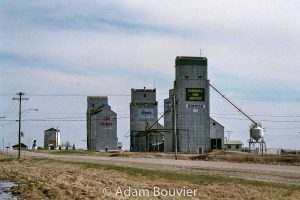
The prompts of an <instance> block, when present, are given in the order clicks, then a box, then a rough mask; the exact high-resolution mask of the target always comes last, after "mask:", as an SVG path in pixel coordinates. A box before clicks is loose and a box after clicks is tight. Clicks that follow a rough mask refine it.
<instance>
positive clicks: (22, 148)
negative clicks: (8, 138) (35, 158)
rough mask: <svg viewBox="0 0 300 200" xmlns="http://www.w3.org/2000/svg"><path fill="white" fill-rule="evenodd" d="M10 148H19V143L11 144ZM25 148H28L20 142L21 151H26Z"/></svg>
mask: <svg viewBox="0 0 300 200" xmlns="http://www.w3.org/2000/svg"><path fill="white" fill-rule="evenodd" d="M12 148H13V150H19V144H16V145H13V146H12ZM26 150H28V147H27V146H26V145H25V144H23V143H21V151H26Z"/></svg>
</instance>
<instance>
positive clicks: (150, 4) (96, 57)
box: [0, 0, 300, 134]
mask: <svg viewBox="0 0 300 200" xmlns="http://www.w3.org/2000/svg"><path fill="white" fill-rule="evenodd" d="M299 4H300V3H299V2H298V1H276V0H272V1H271V0H267V1H253V0H252V1H246V0H243V1H233V0H229V1H226V2H225V1H196V0H192V1H189V2H188V3H187V2H186V1H180V0H178V1H143V0H141V1H133V0H132V1H130V0H128V1H94V0H81V1H76V3H75V2H74V1H58V0H56V1H26V3H20V2H15V1H6V2H4V1H2V2H1V8H0V28H1V30H4V31H0V83H1V87H0V92H1V93H5V94H11V93H15V92H16V91H20V90H24V91H25V92H28V93H52V94H55V93H58V94H61V93H73V94H74V93H81V94H111V93H126V94H128V93H129V92H130V89H131V88H133V87H135V88H139V87H140V88H142V87H144V86H146V87H152V86H153V82H154V79H155V80H156V86H157V87H158V89H159V90H160V91H161V93H167V92H168V89H169V88H171V87H172V81H173V80H174V79H175V76H174V74H175V72H174V67H173V66H174V60H175V58H176V56H178V55H186V56H199V50H200V48H201V49H203V52H204V56H206V57H207V58H208V65H209V66H208V69H209V79H210V80H211V82H212V83H213V84H215V86H217V87H218V88H221V89H222V91H224V92H225V93H226V94H229V95H230V96H238V95H243V96H246V97H251V98H254V97H262V98H267V97H269V98H271V99H272V98H274V97H276V96H278V94H280V95H281V97H291V96H292V97H297V95H299V93H300V91H299V88H298V85H299V83H300V80H299V78H298V74H299V73H300V68H299V64H300V62H299V59H298V52H299V51H300V38H299V37H298V36H299V35H300V24H299V23H300V13H299V11H298V7H299V6H300V5H299ZM159 98H160V100H161V99H162V97H159ZM41 101H42V100H40V102H38V104H39V105H42V103H41ZM118 101H119V99H114V100H113V101H112V102H113V104H114V106H115V107H118V106H117V105H118V103H117V102H118ZM127 101H128V99H126V101H125V100H123V101H122V102H123V103H124V104H122V106H123V107H122V106H120V107H118V109H119V110H126V109H127V107H126V106H125V104H126V105H127V103H128V102H127ZM248 103H249V102H248ZM66 104H68V105H69V106H74V107H78V108H80V109H82V110H84V109H85V99H81V101H80V102H74V103H73V104H72V103H69V102H68V103H66ZM160 104H161V105H162V102H160ZM213 104H216V105H217V106H220V105H222V103H213ZM47 105H48V106H49V107H51V105H50V104H47ZM62 105H63V104H62ZM75 105H76V106H75ZM83 105H84V106H83ZM245 105H248V104H245ZM255 105H256V107H253V110H254V111H255V110H256V111H257V112H258V111H260V107H261V106H265V105H264V104H255ZM63 107H64V106H61V107H59V109H63ZM221 107H222V106H221ZM245 107H246V106H245ZM52 108H53V109H54V107H52ZM256 108H257V109H256ZM55 109H56V108H55ZM57 109H58V108H57ZM160 109H162V107H160ZM291 110H293V109H292V108H291V107H289V111H291ZM267 111H268V112H270V111H272V108H269V107H268V109H267ZM267 111H266V112H267ZM278 112H283V111H282V109H281V108H280V109H278ZM231 124H232V122H230V123H228V124H226V125H227V126H228V127H230V125H231ZM125 126H126V124H125V123H123V125H122V130H125V129H126V130H127V128H123V127H125ZM83 129H84V128H82V127H81V130H83ZM78 134H80V133H78Z"/></svg>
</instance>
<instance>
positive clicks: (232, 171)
mask: <svg viewBox="0 0 300 200" xmlns="http://www.w3.org/2000/svg"><path fill="white" fill-rule="evenodd" d="M13 154H16V152H13ZM22 156H24V154H23V153H22ZM25 157H35V158H51V159H57V160H67V161H77V162H78V161H80V162H89V163H99V164H113V165H119V166H131V167H140V168H146V169H160V170H175V171H181V172H190V171H192V172H199V173H204V174H212V175H225V176H230V177H238V178H246V179H252V180H260V181H267V182H275V183H285V184H297V185H300V166H289V165H264V164H249V163H230V162H216V161H192V160H171V159H157V158H124V157H102V156H90V155H53V154H46V153H34V152H26V153H25Z"/></svg>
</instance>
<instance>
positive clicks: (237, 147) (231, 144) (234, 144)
mask: <svg viewBox="0 0 300 200" xmlns="http://www.w3.org/2000/svg"><path fill="white" fill-rule="evenodd" d="M224 145H225V149H226V150H229V151H242V148H243V145H244V143H243V142H241V141H226V140H225V141H224Z"/></svg>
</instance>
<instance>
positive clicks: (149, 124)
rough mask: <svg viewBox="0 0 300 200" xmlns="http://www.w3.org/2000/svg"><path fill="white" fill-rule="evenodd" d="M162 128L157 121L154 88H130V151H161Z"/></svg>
mask: <svg viewBox="0 0 300 200" xmlns="http://www.w3.org/2000/svg"><path fill="white" fill-rule="evenodd" d="M150 129H151V130H150ZM162 129H163V126H162V125H160V124H159V123H157V101H156V89H146V88H144V89H131V103H130V151H141V152H149V151H162V150H163V134H162V133H161V132H160V130H162Z"/></svg>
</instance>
